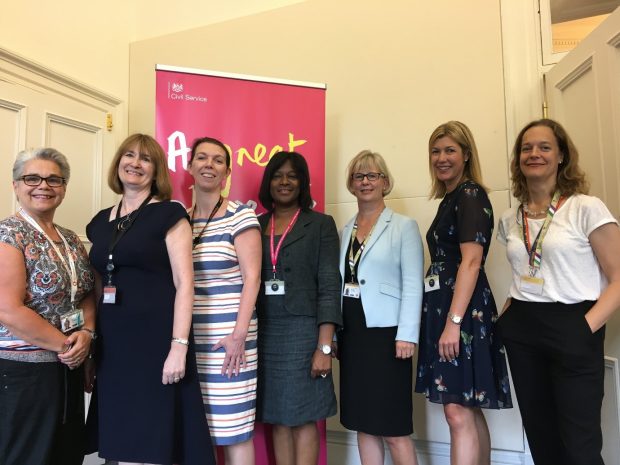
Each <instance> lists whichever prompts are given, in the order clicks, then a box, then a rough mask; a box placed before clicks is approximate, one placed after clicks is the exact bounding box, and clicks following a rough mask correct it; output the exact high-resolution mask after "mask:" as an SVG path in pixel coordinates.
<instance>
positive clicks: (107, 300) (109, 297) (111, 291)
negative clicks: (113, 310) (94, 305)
mask: <svg viewBox="0 0 620 465" xmlns="http://www.w3.org/2000/svg"><path fill="white" fill-rule="evenodd" d="M103 303H104V304H115V303H116V286H112V285H107V286H104V288H103Z"/></svg>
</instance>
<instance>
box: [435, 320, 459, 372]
mask: <svg viewBox="0 0 620 465" xmlns="http://www.w3.org/2000/svg"><path fill="white" fill-rule="evenodd" d="M460 340H461V327H460V326H459V325H457V324H454V323H452V322H451V321H447V322H446V326H445V328H444V330H443V333H441V337H440V338H439V344H438V345H439V360H443V361H448V362H451V361H452V360H454V359H456V358H457V357H458V356H459V344H460Z"/></svg>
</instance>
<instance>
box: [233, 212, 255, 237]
mask: <svg viewBox="0 0 620 465" xmlns="http://www.w3.org/2000/svg"><path fill="white" fill-rule="evenodd" d="M250 228H257V229H260V225H259V223H258V219H257V218H256V212H255V211H254V210H253V209H252V208H251V207H249V206H248V205H245V204H240V205H239V206H238V207H237V210H236V211H235V218H234V220H233V222H232V237H233V239H235V238H236V237H237V236H238V235H239V234H241V233H242V232H243V231H245V230H246V229H250Z"/></svg>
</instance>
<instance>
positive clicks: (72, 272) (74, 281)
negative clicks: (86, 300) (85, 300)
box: [19, 208, 78, 307]
mask: <svg viewBox="0 0 620 465" xmlns="http://www.w3.org/2000/svg"><path fill="white" fill-rule="evenodd" d="M19 214H20V215H21V216H22V217H23V218H24V219H25V220H26V221H28V223H30V225H31V226H32V227H33V228H35V229H36V230H37V231H39V232H40V233H41V234H43V236H44V237H45V238H46V239H47V241H48V242H49V243H50V244H51V246H52V247H53V249H54V251H55V252H56V255H58V258H60V261H61V262H62V264H63V266H64V267H65V270H67V272H68V273H69V276H71V306H72V307H75V296H76V295H77V291H78V278H77V271H76V269H75V260H74V259H73V255H72V254H71V248H70V247H69V243H68V242H67V239H65V236H63V235H62V233H61V232H60V231H59V230H58V228H57V227H56V225H54V229H55V230H56V232H57V233H58V235H59V236H60V238H61V239H62V243H63V245H64V247H65V252H66V254H67V260H68V261H69V263H67V260H65V257H64V256H63V255H62V253H60V250H59V249H58V246H57V245H56V243H55V242H54V241H53V240H52V239H50V237H49V236H48V235H47V233H46V232H45V231H43V228H42V227H41V226H40V225H39V223H37V222H36V220H35V219H34V218H32V217H31V216H30V215H29V214H28V213H26V210H24V209H23V208H20V209H19Z"/></svg>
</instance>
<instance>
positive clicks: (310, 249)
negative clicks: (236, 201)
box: [257, 152, 342, 465]
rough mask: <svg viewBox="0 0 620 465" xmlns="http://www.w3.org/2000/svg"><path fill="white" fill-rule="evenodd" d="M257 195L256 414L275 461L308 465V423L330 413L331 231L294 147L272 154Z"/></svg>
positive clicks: (311, 432)
mask: <svg viewBox="0 0 620 465" xmlns="http://www.w3.org/2000/svg"><path fill="white" fill-rule="evenodd" d="M259 200H260V202H261V204H262V205H263V206H264V207H265V208H266V209H267V213H266V214H264V215H262V216H260V217H259V222H260V225H261V229H262V231H263V234H262V238H263V266H262V281H263V285H262V286H261V291H260V292H259V296H258V301H257V310H258V320H259V324H258V357H259V361H258V398H257V401H258V406H257V418H258V420H259V421H262V422H263V423H269V424H272V425H273V442H274V452H275V456H276V461H277V463H278V464H285V463H286V464H291V463H294V464H297V465H306V464H307V465H310V464H312V465H315V464H316V463H317V459H318V455H319V434H318V430H317V427H316V421H317V420H322V419H324V418H327V417H329V416H332V415H335V413H336V396H335V394H334V384H333V380H332V376H331V366H332V356H333V350H332V340H333V335H334V330H335V328H336V327H337V326H340V325H341V324H342V317H341V313H340V287H341V281H340V273H339V272H338V232H337V230H336V224H335V223H334V220H333V218H332V217H331V216H328V215H324V214H322V213H318V212H315V211H313V210H311V207H312V203H313V202H312V198H311V197H310V175H309V172H308V165H307V163H306V161H305V160H304V158H303V157H302V156H301V155H300V154H298V153H296V152H280V153H277V154H276V155H274V156H273V157H272V158H271V160H270V161H269V163H268V164H267V166H266V168H265V172H264V175H263V180H262V183H261V188H260V193H259Z"/></svg>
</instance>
